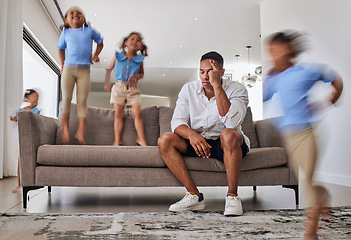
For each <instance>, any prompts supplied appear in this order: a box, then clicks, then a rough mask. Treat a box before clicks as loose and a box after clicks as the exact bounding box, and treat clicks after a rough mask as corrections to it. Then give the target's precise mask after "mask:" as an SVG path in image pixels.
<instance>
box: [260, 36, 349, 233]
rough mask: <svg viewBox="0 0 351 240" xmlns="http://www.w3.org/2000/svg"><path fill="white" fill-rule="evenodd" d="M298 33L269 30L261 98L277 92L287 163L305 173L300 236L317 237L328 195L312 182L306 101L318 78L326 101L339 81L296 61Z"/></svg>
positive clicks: (311, 125) (311, 127) (311, 129)
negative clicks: (324, 88) (329, 88)
mask: <svg viewBox="0 0 351 240" xmlns="http://www.w3.org/2000/svg"><path fill="white" fill-rule="evenodd" d="M300 38H301V36H300V34H299V33H296V32H292V33H287V32H280V33H276V34H273V35H272V36H271V37H270V38H269V40H268V44H267V48H268V51H269V53H270V55H271V58H272V62H273V67H272V68H271V70H270V71H269V73H268V76H267V78H266V80H265V82H264V86H263V101H267V100H269V99H271V98H272V97H273V95H274V94H275V93H278V94H279V99H280V103H281V107H282V110H283V112H284V115H283V116H282V117H281V118H280V119H279V120H278V128H279V130H280V131H281V133H282V135H283V137H284V142H285V147H286V149H287V153H288V157H289V164H290V165H291V166H292V168H293V170H294V172H295V174H296V175H297V176H298V174H299V168H300V169H301V170H302V171H303V173H304V176H305V181H306V182H305V184H302V186H303V187H304V189H303V190H304V191H303V193H304V195H305V198H306V200H307V207H308V208H307V210H306V216H307V218H306V230H305V234H304V239H305V240H307V239H318V235H317V230H318V222H319V218H320V215H324V214H328V208H329V206H330V205H329V204H330V195H329V193H328V191H327V190H326V189H325V188H324V187H323V186H317V185H315V184H314V183H313V173H314V170H315V166H316V163H317V160H318V156H317V153H318V148H317V147H318V146H317V141H316V138H315V122H314V121H313V115H314V109H313V107H311V105H310V104H309V103H308V99H307V96H308V91H309V90H310V89H311V88H312V86H314V84H315V83H316V82H318V81H322V82H324V83H326V84H331V86H332V88H333V90H334V92H333V94H332V95H331V96H330V99H329V101H330V102H331V103H332V104H334V103H335V102H336V101H337V100H338V99H339V97H340V95H341V92H342V89H343V83H342V80H341V78H340V77H339V76H337V75H336V73H335V72H334V71H326V69H325V68H321V67H317V66H316V65H312V64H297V63H295V59H296V57H297V55H298V54H299V53H300V52H301V46H300V45H299V39H300Z"/></svg>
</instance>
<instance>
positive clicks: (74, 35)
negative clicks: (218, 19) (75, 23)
mask: <svg viewBox="0 0 351 240" xmlns="http://www.w3.org/2000/svg"><path fill="white" fill-rule="evenodd" d="M93 40H94V41H95V42H96V43H97V44H101V43H102V41H103V39H102V38H101V36H100V34H99V33H97V32H96V31H95V30H94V29H92V28H91V27H90V26H87V27H84V28H83V27H82V28H78V29H75V28H63V31H62V32H61V35H60V40H59V44H58V45H57V47H58V48H59V49H61V50H65V62H64V63H65V64H67V65H90V64H92V62H91V56H92V51H93Z"/></svg>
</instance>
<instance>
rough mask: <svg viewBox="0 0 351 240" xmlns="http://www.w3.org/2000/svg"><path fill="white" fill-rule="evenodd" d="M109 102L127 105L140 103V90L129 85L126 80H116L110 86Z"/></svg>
mask: <svg viewBox="0 0 351 240" xmlns="http://www.w3.org/2000/svg"><path fill="white" fill-rule="evenodd" d="M110 103H111V104H115V103H116V104H119V105H122V106H127V107H129V106H131V105H133V104H136V103H141V96H140V90H139V88H138V87H131V86H130V85H129V84H128V82H123V81H119V80H118V81H116V83H115V84H113V86H112V89H111V99H110Z"/></svg>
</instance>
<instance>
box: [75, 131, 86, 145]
mask: <svg viewBox="0 0 351 240" xmlns="http://www.w3.org/2000/svg"><path fill="white" fill-rule="evenodd" d="M74 137H75V138H76V139H77V140H78V142H79V143H80V144H87V142H86V141H85V138H84V135H83V134H81V133H79V132H77V133H76V135H75V136H74Z"/></svg>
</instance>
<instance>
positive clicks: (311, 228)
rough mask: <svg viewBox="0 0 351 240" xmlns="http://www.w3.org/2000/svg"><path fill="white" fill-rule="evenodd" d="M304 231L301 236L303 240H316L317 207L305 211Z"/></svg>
mask: <svg viewBox="0 0 351 240" xmlns="http://www.w3.org/2000/svg"><path fill="white" fill-rule="evenodd" d="M306 212H307V214H306V229H305V234H304V236H303V239H304V240H317V239H318V235H317V231H318V223H319V209H318V207H311V208H310V209H307V210H306Z"/></svg>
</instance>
